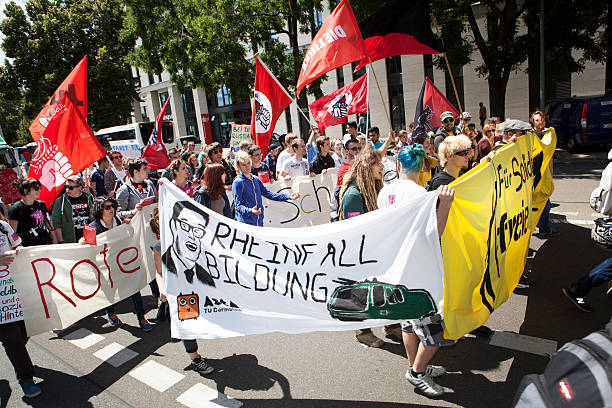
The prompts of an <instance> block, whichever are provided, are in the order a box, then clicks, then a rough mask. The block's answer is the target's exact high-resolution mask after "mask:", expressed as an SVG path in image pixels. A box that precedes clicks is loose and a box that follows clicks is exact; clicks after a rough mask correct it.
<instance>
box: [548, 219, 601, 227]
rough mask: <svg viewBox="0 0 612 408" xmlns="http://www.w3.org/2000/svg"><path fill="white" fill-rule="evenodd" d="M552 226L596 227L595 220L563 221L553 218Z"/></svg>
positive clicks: (551, 220)
mask: <svg viewBox="0 0 612 408" xmlns="http://www.w3.org/2000/svg"><path fill="white" fill-rule="evenodd" d="M550 223H551V224H574V225H591V226H592V225H594V224H595V222H594V221H593V220H561V219H559V218H551V219H550Z"/></svg>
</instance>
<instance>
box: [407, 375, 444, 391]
mask: <svg viewBox="0 0 612 408" xmlns="http://www.w3.org/2000/svg"><path fill="white" fill-rule="evenodd" d="M406 378H407V379H408V381H410V382H411V383H412V385H414V386H415V387H416V389H417V391H420V392H421V393H423V394H425V395H427V396H429V397H438V396H440V395H442V394H444V388H443V387H442V386H440V385H438V384H436V383H435V382H434V380H433V379H432V378H431V377H430V376H429V375H428V374H422V375H420V376H417V377H415V376H413V375H412V373H411V372H410V370H408V371H407V372H406Z"/></svg>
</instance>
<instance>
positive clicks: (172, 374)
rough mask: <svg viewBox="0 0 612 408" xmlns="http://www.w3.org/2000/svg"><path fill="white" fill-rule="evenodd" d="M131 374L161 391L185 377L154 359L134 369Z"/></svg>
mask: <svg viewBox="0 0 612 408" xmlns="http://www.w3.org/2000/svg"><path fill="white" fill-rule="evenodd" d="M130 376H132V377H134V378H136V379H137V380H138V381H140V382H142V383H144V384H146V385H148V386H149V387H151V388H154V389H156V390H157V391H159V392H164V391H166V390H167V389H168V388H170V387H172V386H173V385H174V384H176V383H177V382H179V381H181V380H182V379H183V377H185V376H184V375H183V374H180V373H177V372H176V371H174V370H172V369H170V368H168V367H166V366H165V365H162V364H159V363H158V362H155V361H153V360H149V361H147V362H146V363H144V364H143V365H141V366H140V367H137V368H136V369H134V370H132V371H131V372H130Z"/></svg>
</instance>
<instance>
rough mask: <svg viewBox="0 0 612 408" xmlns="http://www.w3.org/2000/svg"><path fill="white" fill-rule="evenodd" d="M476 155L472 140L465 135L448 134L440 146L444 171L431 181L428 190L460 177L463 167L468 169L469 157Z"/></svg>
mask: <svg viewBox="0 0 612 408" xmlns="http://www.w3.org/2000/svg"><path fill="white" fill-rule="evenodd" d="M473 155H474V149H473V148H472V142H471V141H470V139H469V138H468V137H467V136H465V135H458V136H447V137H446V138H445V139H444V141H442V143H440V146H439V148H438V156H439V157H440V165H441V166H442V171H440V172H438V173H436V175H434V176H433V177H432V178H431V180H430V181H429V186H428V188H427V190H428V191H434V190H437V189H438V187H440V186H445V185H448V184H450V183H452V182H453V180H455V179H456V178H457V177H459V172H460V171H461V169H467V168H468V165H469V159H470V158H471V157H472V156H473Z"/></svg>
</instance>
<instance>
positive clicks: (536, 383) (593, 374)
mask: <svg viewBox="0 0 612 408" xmlns="http://www.w3.org/2000/svg"><path fill="white" fill-rule="evenodd" d="M512 406H513V407H564V408H576V407H588V408H594V407H612V320H610V323H608V324H607V325H606V328H605V329H604V330H601V331H597V332H594V333H591V334H589V335H588V336H586V337H585V338H583V339H579V340H574V341H571V342H569V343H566V344H565V345H564V346H563V347H561V348H560V349H559V351H557V353H555V354H554V355H553V357H552V359H551V360H550V362H549V363H548V365H547V366H546V369H545V370H544V373H543V374H542V375H537V374H529V375H526V376H525V377H523V380H522V381H521V384H520V385H519V389H518V391H517V393H516V395H515V397H514V402H513V405H512Z"/></svg>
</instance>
